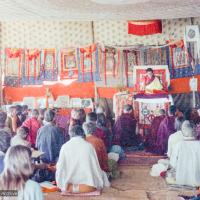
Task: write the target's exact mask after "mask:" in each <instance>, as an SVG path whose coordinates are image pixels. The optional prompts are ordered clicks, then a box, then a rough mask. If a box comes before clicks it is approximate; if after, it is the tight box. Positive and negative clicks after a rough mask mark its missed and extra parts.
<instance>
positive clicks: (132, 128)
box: [113, 105, 140, 148]
mask: <svg viewBox="0 0 200 200" xmlns="http://www.w3.org/2000/svg"><path fill="white" fill-rule="evenodd" d="M136 123H137V121H136V119H135V118H134V116H133V107H132V106H131V105H125V106H124V108H123V113H122V115H121V116H120V117H119V118H118V119H117V120H116V122H115V124H114V126H113V144H116V145H120V146H121V147H123V148H126V147H134V148H137V147H138V146H139V144H140V140H139V137H138V136H137V134H136Z"/></svg>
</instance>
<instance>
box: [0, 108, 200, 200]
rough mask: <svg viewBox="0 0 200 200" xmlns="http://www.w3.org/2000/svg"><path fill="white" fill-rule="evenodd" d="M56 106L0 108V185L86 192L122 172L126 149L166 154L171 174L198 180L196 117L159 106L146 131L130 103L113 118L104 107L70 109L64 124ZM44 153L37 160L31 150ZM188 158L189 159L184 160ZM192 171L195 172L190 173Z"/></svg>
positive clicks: (25, 190) (30, 191) (36, 195)
mask: <svg viewBox="0 0 200 200" xmlns="http://www.w3.org/2000/svg"><path fill="white" fill-rule="evenodd" d="M57 115H58V113H57V110H56V109H41V110H37V109H33V110H29V109H28V107H27V106H11V107H10V108H9V111H8V112H7V113H6V112H4V111H0V188H1V189H4V190H18V191H19V193H18V195H19V196H27V195H28V196H29V197H28V196H27V199H43V196H42V192H41V189H40V187H39V184H38V182H42V181H56V184H57V187H58V188H59V189H60V190H61V191H64V192H71V193H85V192H93V191H95V190H101V189H103V187H109V186H110V180H112V179H114V178H117V177H119V176H120V172H119V170H118V168H117V162H118V160H119V159H122V158H123V157H124V152H125V151H126V150H130V149H131V150H133V151H135V150H143V149H144V148H145V150H146V151H149V152H152V153H155V154H160V155H167V156H168V158H169V159H168V160H169V163H168V165H169V173H170V172H172V174H174V177H175V182H176V183H177V184H181V185H192V186H193V185H195V186H197V185H198V186H199V185H200V167H199V166H200V157H199V153H198V152H199V151H200V141H199V140H198V139H199V137H200V136H199V135H200V134H199V132H200V116H199V115H198V112H197V111H196V110H194V109H193V110H187V111H186V112H181V111H180V110H179V109H177V108H176V107H175V106H170V108H169V111H168V113H166V112H165V110H160V112H159V116H156V117H155V118H154V120H153V121H152V123H151V127H150V129H148V134H147V135H146V136H145V137H141V136H140V135H139V134H137V133H136V132H137V131H136V130H137V120H136V119H135V118H134V111H133V107H132V106H131V105H125V106H124V108H123V113H122V115H121V116H120V117H119V118H118V119H116V120H115V122H114V123H113V122H112V121H110V120H109V119H108V118H107V117H106V113H105V111H104V109H103V108H102V107H98V108H96V110H95V112H89V113H87V114H86V113H85V111H84V109H72V111H71V116H70V120H69V121H66V127H65V128H63V127H62V128H61V127H59V124H58V123H57V121H56V116H57ZM34 150H38V151H40V152H42V154H41V157H40V163H36V162H33V160H32V156H31V155H32V152H33V151H34ZM188 160H190V162H188ZM191 170H193V172H191Z"/></svg>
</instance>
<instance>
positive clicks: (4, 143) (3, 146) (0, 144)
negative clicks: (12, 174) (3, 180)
mask: <svg viewBox="0 0 200 200" xmlns="http://www.w3.org/2000/svg"><path fill="white" fill-rule="evenodd" d="M10 140H11V135H10V134H8V133H7V132H5V131H4V130H0V174H1V172H2V171H3V169H4V157H5V153H6V152H7V150H8V148H9V147H10Z"/></svg>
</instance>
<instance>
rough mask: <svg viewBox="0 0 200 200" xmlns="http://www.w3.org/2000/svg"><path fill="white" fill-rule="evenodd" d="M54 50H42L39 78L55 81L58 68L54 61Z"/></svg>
mask: <svg viewBox="0 0 200 200" xmlns="http://www.w3.org/2000/svg"><path fill="white" fill-rule="evenodd" d="M56 58H57V57H56V50H55V49H44V50H43V64H42V67H41V69H40V70H41V72H40V74H41V76H40V79H41V80H43V81H56V80H57V79H58V69H57V62H56Z"/></svg>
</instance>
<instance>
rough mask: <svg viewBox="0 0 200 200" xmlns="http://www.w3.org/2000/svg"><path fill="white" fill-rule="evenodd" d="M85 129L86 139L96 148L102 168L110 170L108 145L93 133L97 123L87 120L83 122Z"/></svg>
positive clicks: (106, 170)
mask: <svg viewBox="0 0 200 200" xmlns="http://www.w3.org/2000/svg"><path fill="white" fill-rule="evenodd" d="M83 130H84V132H85V135H86V141H87V142H89V143H90V144H91V145H92V146H93V147H94V148H95V151H96V154H97V157H98V160H99V164H100V167H101V169H102V170H103V171H105V172H108V154H107V150H106V147H105V145H104V143H103V141H102V140H101V139H100V138H98V137H96V136H94V135H93V134H94V133H95V131H96V125H95V124H94V123H92V122H85V123H84V124H83Z"/></svg>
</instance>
